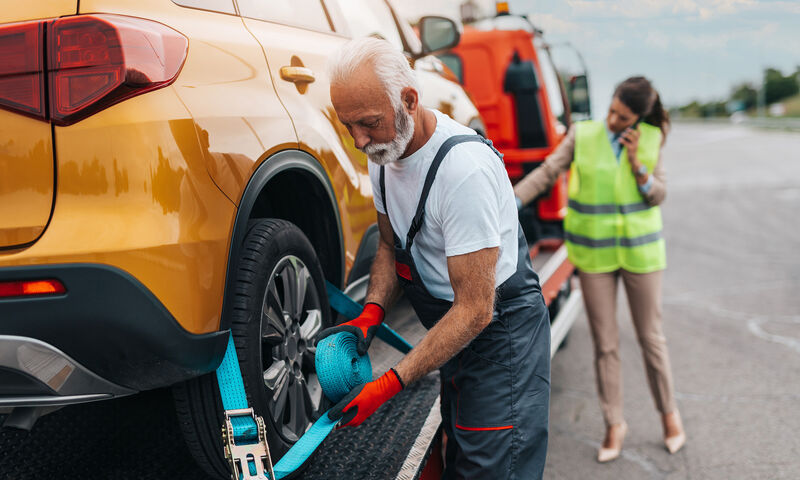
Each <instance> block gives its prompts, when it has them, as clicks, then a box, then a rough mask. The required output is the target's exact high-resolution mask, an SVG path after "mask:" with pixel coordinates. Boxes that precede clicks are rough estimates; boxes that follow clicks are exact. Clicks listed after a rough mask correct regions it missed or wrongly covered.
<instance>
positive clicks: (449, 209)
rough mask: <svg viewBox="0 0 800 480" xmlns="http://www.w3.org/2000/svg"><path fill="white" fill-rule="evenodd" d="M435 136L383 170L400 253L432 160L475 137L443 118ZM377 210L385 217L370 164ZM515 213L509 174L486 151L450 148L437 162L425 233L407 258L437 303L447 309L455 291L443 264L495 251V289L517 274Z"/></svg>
mask: <svg viewBox="0 0 800 480" xmlns="http://www.w3.org/2000/svg"><path fill="white" fill-rule="evenodd" d="M433 112H434V114H436V130H435V131H434V133H433V136H432V137H431V138H430V139H429V140H428V142H427V143H425V145H423V146H422V148H420V149H419V150H417V151H416V152H414V153H413V154H412V155H410V156H408V157H406V158H403V159H401V160H398V161H396V162H392V163H390V164H388V165H386V173H385V182H386V197H387V200H388V205H389V219H390V220H391V223H392V228H393V229H394V231H395V234H397V236H398V237H399V238H400V242H401V244H402V246H404V247H405V243H406V234H407V233H408V228H409V226H410V225H411V221H412V220H413V218H414V214H415V213H416V210H417V204H418V203H419V198H420V195H421V194H422V186H423V184H424V183H425V177H426V175H427V174H428V168H429V167H430V165H431V163H432V162H433V157H434V156H435V155H436V152H438V151H439V147H440V146H441V145H442V143H444V141H445V140H447V139H448V138H450V137H452V136H453V135H465V134H466V135H475V131H474V130H472V129H471V128H468V127H465V126H463V125H461V124H459V123H457V122H455V121H454V120H452V119H451V118H450V117H448V116H446V115H444V114H443V113H441V112H438V111H436V110H433ZM369 176H370V180H371V181H372V192H373V198H374V201H375V209H376V210H378V212H380V213H386V209H385V208H384V204H383V199H382V198H381V187H380V166H378V165H375V164H374V163H372V162H369ZM518 223H519V220H518V217H517V206H516V203H515V200H514V190H513V188H512V187H511V182H510V181H509V179H508V173H506V169H505V167H504V166H503V163H502V161H501V160H500V158H499V157H498V156H497V155H496V154H495V153H494V152H493V151H492V149H491V148H489V147H488V146H487V145H485V144H483V143H480V142H464V143H459V144H457V145H455V146H453V147H452V148H451V149H450V152H448V154H447V155H446V156H445V158H444V160H443V161H442V163H441V165H440V167H439V171H438V172H437V174H436V179H435V180H434V182H433V185H432V186H431V190H430V194H429V195H428V201H427V205H426V207H425V218H424V220H423V224H422V228H421V229H420V231H419V232H418V233H417V236H416V237H414V243H413V244H412V245H411V255H412V256H413V257H414V263H415V264H416V266H417V269H418V271H419V274H420V276H421V277H422V281H423V282H424V283H425V286H426V287H427V288H428V291H429V292H430V293H431V295H433V296H434V297H437V298H441V299H444V300H449V301H452V300H453V297H454V294H453V287H452V286H451V285H450V277H449V274H448V271H447V258H446V257H451V256H455V255H463V254H465V253H471V252H475V251H478V250H481V249H484V248H492V247H500V255H499V258H498V261H497V266H496V267H495V286H499V285H500V284H502V283H503V282H504V281H506V280H507V279H508V278H509V277H510V276H511V275H513V274H514V272H515V271H516V269H517V234H518V232H517V228H518Z"/></svg>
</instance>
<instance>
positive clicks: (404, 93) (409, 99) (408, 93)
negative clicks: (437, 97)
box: [400, 87, 419, 115]
mask: <svg viewBox="0 0 800 480" xmlns="http://www.w3.org/2000/svg"><path fill="white" fill-rule="evenodd" d="M400 100H401V101H402V102H403V106H404V107H406V110H407V111H408V113H409V114H410V115H414V114H415V113H416V112H417V108H419V93H417V91H416V90H414V89H413V88H411V87H406V88H404V89H402V90H401V91H400Z"/></svg>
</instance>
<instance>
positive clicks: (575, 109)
mask: <svg viewBox="0 0 800 480" xmlns="http://www.w3.org/2000/svg"><path fill="white" fill-rule="evenodd" d="M567 94H568V95H569V103H570V110H572V113H573V114H580V115H585V116H586V117H587V118H588V117H590V116H591V115H592V108H591V104H590V102H589V80H588V79H587V78H586V75H575V76H573V77H571V78H570V79H569V90H568V92H567Z"/></svg>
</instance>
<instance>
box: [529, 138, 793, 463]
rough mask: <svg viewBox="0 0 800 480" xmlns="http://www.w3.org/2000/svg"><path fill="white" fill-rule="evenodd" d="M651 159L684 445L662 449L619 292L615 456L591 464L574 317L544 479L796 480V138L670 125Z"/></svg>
mask: <svg viewBox="0 0 800 480" xmlns="http://www.w3.org/2000/svg"><path fill="white" fill-rule="evenodd" d="M663 156H664V157H663V158H664V162H665V167H666V169H667V174H668V179H667V184H668V187H667V188H668V195H667V199H666V202H665V204H664V205H663V214H664V228H665V234H666V240H667V261H668V268H667V271H666V274H665V279H664V282H665V283H664V329H665V333H666V336H667V343H668V346H669V350H670V355H671V357H672V366H673V372H674V377H675V386H676V396H677V402H678V406H679V408H680V411H681V413H682V415H683V418H684V422H685V425H686V430H687V434H688V438H689V440H688V443H687V445H686V447H685V448H684V449H683V450H682V451H681V452H679V453H678V454H676V455H674V456H670V455H669V454H668V453H667V452H666V450H665V449H664V447H663V443H662V441H661V425H660V420H659V417H658V414H657V412H656V410H655V407H654V405H653V402H652V400H651V398H650V394H649V391H648V389H647V386H646V380H645V374H644V365H643V362H642V358H641V355H640V350H639V347H638V344H637V342H636V340H635V336H634V333H633V327H632V325H631V321H630V316H629V313H628V311H627V303H626V300H625V298H624V293H622V292H621V293H620V298H619V302H618V305H619V311H618V312H619V313H618V317H619V322H620V326H621V330H620V335H621V355H622V367H623V378H624V389H625V416H626V420H627V422H628V425H629V428H630V430H629V433H628V437H627V438H626V441H625V446H624V449H623V453H622V457H621V458H620V459H618V460H617V461H615V462H613V463H611V464H606V465H599V464H597V463H596V462H595V460H594V458H595V451H596V449H597V447H599V444H600V442H601V441H602V436H603V433H604V426H603V422H602V418H601V416H600V408H599V405H598V401H597V396H596V392H595V383H594V370H593V365H592V354H591V352H592V347H591V338H590V336H589V329H588V325H587V323H586V319H585V317H583V318H579V319H578V320H577V322H576V323H575V326H574V327H573V330H572V332H571V334H570V337H569V342H568V344H567V346H566V347H565V348H564V349H563V350H562V351H560V352H559V353H557V354H556V356H555V358H554V361H553V365H552V401H551V405H552V407H551V416H550V425H551V435H550V448H549V454H548V461H547V467H546V470H545V476H546V478H548V479H586V478H593V479H643V478H656V479H683V478H686V479H739V478H742V479H752V478H759V479H760V478H764V479H797V478H800V435H798V432H799V431H800V293H799V292H800V252H798V248H800V215H798V212H800V134H790V133H780V132H772V131H763V130H752V129H748V128H744V127H734V126H725V125H716V126H710V125H709V126H705V125H680V124H678V125H676V126H675V128H674V130H673V133H672V134H671V136H670V137H669V138H668V141H667V144H666V147H665V150H664V152H663ZM620 290H622V289H620Z"/></svg>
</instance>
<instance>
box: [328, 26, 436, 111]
mask: <svg viewBox="0 0 800 480" xmlns="http://www.w3.org/2000/svg"><path fill="white" fill-rule="evenodd" d="M367 63H370V64H372V66H373V68H374V69H375V74H376V75H377V76H378V79H379V80H380V81H381V83H383V86H384V87H385V88H386V93H387V94H388V95H389V100H390V101H391V102H392V107H393V108H394V109H395V110H397V109H398V108H399V107H400V106H401V99H400V95H401V92H402V91H403V89H404V88H406V87H411V88H413V89H414V90H416V91H417V92H418V93H420V90H419V83H417V77H416V75H415V74H414V71H413V70H412V69H411V66H410V65H409V63H408V58H406V56H405V55H404V54H403V52H401V51H400V50H398V49H397V48H395V47H394V46H393V45H392V44H391V43H389V42H387V41H386V40H381V39H379V38H374V37H362V38H356V39H353V40H350V41H349V42H347V43H345V44H344V45H342V47H341V48H339V50H337V51H336V52H335V53H334V54H333V56H332V57H331V58H330V60H329V61H328V71H329V73H330V77H331V83H332V84H334V83H341V82H346V81H347V80H348V79H349V78H350V76H351V75H352V74H353V73H354V72H355V71H356V70H357V69H358V67H360V66H361V65H364V64H367Z"/></svg>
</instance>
